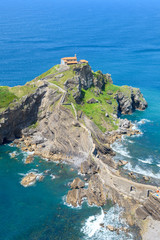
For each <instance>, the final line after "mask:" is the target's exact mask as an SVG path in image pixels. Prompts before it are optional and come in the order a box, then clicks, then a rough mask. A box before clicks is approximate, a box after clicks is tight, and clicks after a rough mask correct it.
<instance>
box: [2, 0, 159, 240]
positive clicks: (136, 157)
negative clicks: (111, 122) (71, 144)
mask: <svg viewBox="0 0 160 240" xmlns="http://www.w3.org/2000/svg"><path fill="white" fill-rule="evenodd" d="M159 26H160V4H159V1H158V0H153V1H152V2H151V1H149V0H141V1H139V0H134V1H133V0H130V1H128V0H107V1H106V0H88V1H85V0H77V1H73V0H68V1H66V0H59V1H58V0H46V1H43V0H34V1H33V0H27V1H24V0H14V1H12V0H1V1H0V85H9V86H15V85H22V84H24V83H26V82H27V81H30V80H32V79H33V78H35V77H36V76H38V75H39V74H41V73H42V72H44V71H46V70H48V69H49V68H50V67H52V66H53V65H55V64H57V63H59V62H60V58H61V57H64V56H72V55H74V54H75V53H76V54H77V56H78V58H79V59H81V58H84V59H87V60H88V61H89V63H90V65H91V67H92V68H93V70H99V69H100V70H102V71H103V72H109V73H111V74H112V78H113V81H114V83H115V84H117V85H131V86H134V87H139V88H141V91H142V92H143V94H144V96H145V98H146V100H147V102H148V105H149V107H148V109H147V110H146V111H144V112H140V111H136V112H135V113H134V114H133V115H131V116H129V117H128V118H129V119H131V120H132V121H133V122H135V123H136V126H137V127H138V128H139V129H140V130H141V131H142V133H143V134H142V135H141V136H139V137H134V138H129V139H125V140H124V141H123V142H122V143H115V145H114V146H113V148H114V149H115V151H116V152H117V158H123V159H126V160H127V161H128V162H129V164H128V165H126V168H128V169H130V170H133V171H135V172H137V173H142V174H143V175H145V174H148V175H150V176H154V177H156V178H158V179H159V178H160V142H159V139H160V122H159V116H160V107H159V102H160V94H159V93H160V68H159V64H160V54H159V52H160V42H159V39H160V28H159ZM143 123H144V124H143ZM13 151H17V152H18V155H17V156H16V158H15V159H12V158H11V157H10V155H9V153H10V152H13ZM19 151H20V150H18V149H14V148H11V147H10V146H8V145H5V146H1V147H0V226H1V227H0V239H7V240H8V239H26V240H27V239H42V240H45V239H103V238H104V239H118V236H116V235H114V236H113V235H110V234H111V233H110V232H108V231H105V232H103V231H104V230H103V229H99V227H97V226H99V222H100V221H102V219H103V221H106V222H107V221H111V222H115V224H118V223H117V219H118V217H117V216H118V214H119V210H117V209H116V208H114V207H111V206H110V205H109V204H107V206H106V208H107V211H108V212H109V215H107V216H104V215H103V210H102V209H100V208H96V207H93V208H90V207H88V206H87V204H86V203H84V205H83V207H82V209H71V208H69V207H68V206H66V205H64V201H63V197H64V196H65V195H66V192H67V189H68V187H67V183H68V182H69V181H71V179H73V178H74V176H75V175H76V172H74V173H72V172H70V170H69V167H67V166H65V168H64V169H63V171H65V174H62V173H59V171H60V169H58V167H57V166H56V165H54V164H52V166H48V163H46V162H45V161H43V164H40V165H39V167H38V171H40V172H42V171H44V170H45V169H48V168H51V169H52V171H53V174H57V175H58V176H59V177H58V178H57V179H55V180H51V178H50V176H46V178H45V179H44V182H41V183H37V184H36V185H35V186H32V187H30V188H25V189H24V188H23V187H22V186H21V185H20V184H19V182H20V179H21V177H22V176H21V175H19V173H23V174H25V173H27V171H29V170H31V169H32V168H36V163H37V162H38V161H39V159H36V160H35V163H33V165H29V166H26V165H24V163H23V158H24V153H20V154H19ZM36 161H37V162H36ZM63 171H62V172H63ZM63 173H64V172H63ZM110 211H111V212H110ZM109 216H112V217H113V218H112V217H109ZM118 222H119V221H118ZM95 226H96V227H95ZM93 229H95V231H93ZM120 237H121V236H120ZM120 237H119V238H120ZM123 239H125V236H123ZM126 239H129V237H128V238H127V237H126Z"/></svg>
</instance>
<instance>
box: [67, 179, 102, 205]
mask: <svg viewBox="0 0 160 240" xmlns="http://www.w3.org/2000/svg"><path fill="white" fill-rule="evenodd" d="M75 182H77V179H75V180H74V181H73V183H72V185H71V187H72V188H73V184H74V183H75ZM83 187H84V186H83V185H82V186H81V185H80V186H78V187H75V184H74V188H73V189H72V190H70V191H68V194H67V198H66V202H67V203H68V204H71V205H72V206H74V207H77V206H78V205H81V204H82V201H83V199H84V198H87V200H88V203H89V204H90V205H93V204H95V205H97V206H103V205H104V204H105V201H106V196H105V193H104V189H103V188H104V187H103V183H102V181H101V180H100V178H99V176H98V175H93V176H91V178H90V180H89V184H88V188H87V189H85V188H83Z"/></svg>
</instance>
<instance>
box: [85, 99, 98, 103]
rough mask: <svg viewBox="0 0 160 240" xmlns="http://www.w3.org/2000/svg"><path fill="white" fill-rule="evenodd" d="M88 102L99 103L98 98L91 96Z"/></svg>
mask: <svg viewBox="0 0 160 240" xmlns="http://www.w3.org/2000/svg"><path fill="white" fill-rule="evenodd" d="M87 103H89V104H92V103H98V100H96V99H95V98H91V99H89V100H88V101H87Z"/></svg>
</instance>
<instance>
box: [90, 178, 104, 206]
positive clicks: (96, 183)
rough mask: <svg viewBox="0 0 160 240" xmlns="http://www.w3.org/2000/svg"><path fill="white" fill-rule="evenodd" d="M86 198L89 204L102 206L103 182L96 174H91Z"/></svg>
mask: <svg viewBox="0 0 160 240" xmlns="http://www.w3.org/2000/svg"><path fill="white" fill-rule="evenodd" d="M87 199H88V203H89V205H93V204H95V205H97V206H103V205H104V204H105V201H106V194H105V193H104V189H103V183H102V181H101V180H100V177H99V176H98V175H93V176H92V177H91V178H90V180H89V184H88V190H87Z"/></svg>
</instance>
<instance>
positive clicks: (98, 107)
mask: <svg viewBox="0 0 160 240" xmlns="http://www.w3.org/2000/svg"><path fill="white" fill-rule="evenodd" d="M111 88H112V89H114V91H115V90H116V89H118V87H116V86H112V87H111V86H110V87H108V84H106V88H105V90H104V91H102V94H100V95H99V96H96V93H95V92H94V91H95V90H96V88H95V87H91V88H89V89H88V90H84V89H82V94H83V100H82V103H81V104H77V103H76V102H75V100H74V98H73V96H72V94H70V95H69V97H68V102H73V103H74V106H75V108H76V110H77V111H82V112H83V113H84V114H85V115H86V116H88V117H89V118H90V119H92V121H93V122H94V123H95V124H96V125H97V126H98V127H99V129H100V130H101V131H102V132H105V131H106V130H112V129H117V125H116V124H114V122H113V117H112V114H113V113H114V111H115V110H114V107H115V108H117V106H118V103H117V101H116V100H115V99H114V95H109V94H107V91H108V89H109V90H110V91H111ZM106 89H107V91H106ZM70 93H72V92H70ZM91 98H95V99H97V100H98V103H93V104H88V103H87V101H88V100H89V99H91ZM106 100H110V101H111V102H112V104H111V105H110V104H108V103H107V102H106ZM102 110H104V111H102ZM106 113H108V114H109V116H110V117H109V118H107V117H106V116H105V114H106Z"/></svg>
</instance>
